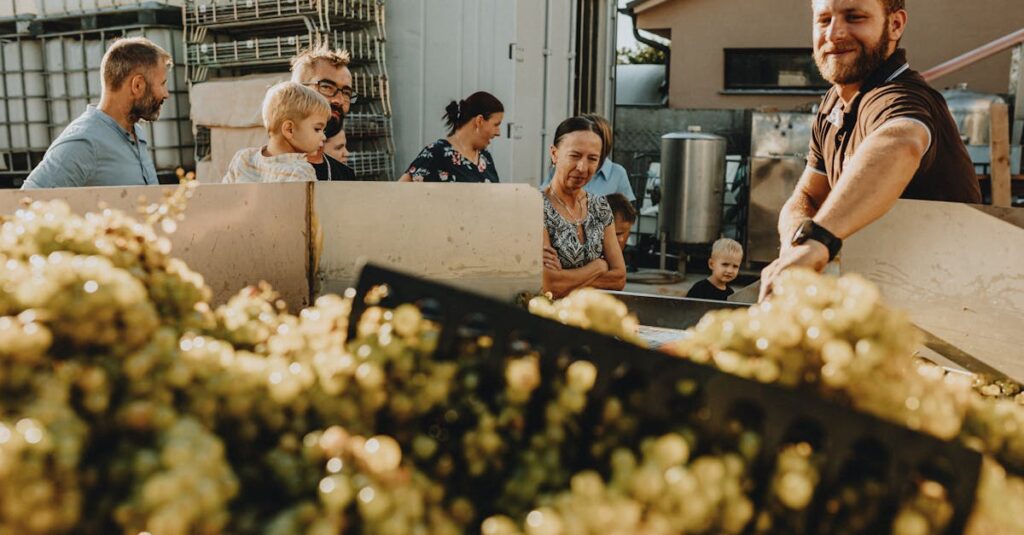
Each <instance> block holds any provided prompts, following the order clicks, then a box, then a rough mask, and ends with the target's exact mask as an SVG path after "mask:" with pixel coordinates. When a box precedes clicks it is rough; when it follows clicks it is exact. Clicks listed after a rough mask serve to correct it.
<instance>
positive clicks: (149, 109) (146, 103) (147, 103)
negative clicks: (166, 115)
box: [129, 92, 164, 121]
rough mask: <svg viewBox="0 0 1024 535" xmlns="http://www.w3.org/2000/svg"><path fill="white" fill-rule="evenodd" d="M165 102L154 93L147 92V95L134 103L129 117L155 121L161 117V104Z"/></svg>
mask: <svg viewBox="0 0 1024 535" xmlns="http://www.w3.org/2000/svg"><path fill="white" fill-rule="evenodd" d="M163 104H164V101H163V100H159V99H157V98H156V96H154V95H153V94H152V93H149V92H147V93H146V96H144V97H142V98H141V99H139V100H136V101H135V102H133V103H132V109H131V111H130V112H129V117H131V118H132V119H134V120H136V121H138V120H139V119H143V120H146V121H155V120H156V119H157V117H160V106H163Z"/></svg>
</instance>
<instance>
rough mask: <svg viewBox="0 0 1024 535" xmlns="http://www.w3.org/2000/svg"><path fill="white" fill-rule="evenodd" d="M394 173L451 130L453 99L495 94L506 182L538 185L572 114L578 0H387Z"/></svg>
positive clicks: (496, 145) (496, 144) (498, 159)
mask: <svg viewBox="0 0 1024 535" xmlns="http://www.w3.org/2000/svg"><path fill="white" fill-rule="evenodd" d="M386 5H387V31H388V43H387V61H388V73H389V76H390V78H391V99H392V106H393V109H394V119H393V121H394V130H395V146H396V156H395V170H396V173H397V174H401V172H403V171H404V170H405V168H406V167H407V166H408V165H409V163H410V162H411V161H412V160H413V158H415V157H416V155H417V154H418V153H419V151H420V150H422V148H423V146H424V145H426V144H427V143H429V142H431V141H433V140H435V139H437V138H440V137H443V136H444V135H445V134H446V132H445V128H444V123H443V121H442V120H441V115H442V114H443V113H444V108H445V106H446V105H447V104H448V102H449V101H451V100H454V99H459V98H464V97H466V96H468V95H470V94H471V93H473V92H475V91H480V90H483V91H488V92H490V93H493V94H494V95H495V96H496V97H498V98H499V99H500V100H501V101H502V103H503V104H504V105H505V122H506V123H507V124H506V125H505V126H503V134H502V137H500V138H498V139H495V140H494V141H493V142H492V143H491V147H490V151H491V153H492V154H493V155H494V159H495V163H496V165H497V167H498V174H499V176H500V177H501V180H502V182H521V183H530V184H539V182H540V177H541V174H542V172H543V170H544V169H545V167H546V162H547V161H548V159H547V156H546V154H547V149H546V146H547V145H548V144H550V142H551V139H550V134H551V133H553V132H554V129H555V127H556V126H557V125H558V123H559V122H560V121H561V120H562V119H564V118H565V117H567V116H568V114H569V112H570V110H571V109H572V102H571V98H572V58H573V54H572V49H573V45H574V35H575V34H574V32H573V31H572V21H573V6H574V5H575V2H573V1H570V0H389V1H388V2H387V4H386Z"/></svg>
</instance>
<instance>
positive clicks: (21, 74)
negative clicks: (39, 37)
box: [0, 40, 49, 150]
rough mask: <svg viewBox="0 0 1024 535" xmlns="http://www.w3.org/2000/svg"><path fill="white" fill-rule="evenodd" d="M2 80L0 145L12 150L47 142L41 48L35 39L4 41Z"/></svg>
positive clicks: (1, 51)
mask: <svg viewBox="0 0 1024 535" xmlns="http://www.w3.org/2000/svg"><path fill="white" fill-rule="evenodd" d="M0 54H2V55H3V57H2V60H3V66H4V73H3V80H2V81H3V84H0V85H2V86H5V87H6V91H5V90H4V89H3V88H2V87H0V97H2V98H0V107H3V108H4V117H3V123H4V124H7V125H9V128H3V130H4V135H3V136H2V138H0V147H4V148H10V149H14V150H25V149H30V148H45V147H46V146H47V145H49V135H48V131H47V127H46V119H47V117H46V87H45V84H44V81H43V49H42V44H41V43H40V42H39V41H36V40H19V41H12V42H8V43H4V44H3V46H2V50H0Z"/></svg>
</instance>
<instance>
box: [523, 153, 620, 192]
mask: <svg viewBox="0 0 1024 535" xmlns="http://www.w3.org/2000/svg"><path fill="white" fill-rule="evenodd" d="M553 176H555V170H554V169H551V170H550V171H549V172H548V177H547V178H545V179H544V183H543V184H541V185H540V187H541V189H543V188H546V187H547V185H548V184H550V183H551V177H553ZM583 191H586V192H587V193H589V194H591V195H595V196H598V197H604V196H605V195H609V194H611V193H621V194H623V195H625V196H626V199H628V200H629V202H635V201H636V194H634V193H633V187H632V186H630V185H629V175H627V174H626V168H625V167H622V166H621V165H619V164H617V163H615V162H613V161H611V159H609V158H605V159H604V163H603V164H601V168H600V169H598V170H597V172H596V173H594V177H593V178H591V179H590V182H587V185H585V186H583Z"/></svg>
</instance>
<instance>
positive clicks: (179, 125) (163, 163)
mask: <svg viewBox="0 0 1024 535" xmlns="http://www.w3.org/2000/svg"><path fill="white" fill-rule="evenodd" d="M139 124H141V125H142V127H143V129H144V131H145V133H146V134H145V135H146V139H147V140H148V141H149V148H150V155H151V156H152V157H153V165H154V167H156V168H157V169H159V170H162V171H166V170H171V169H177V168H178V167H192V166H193V165H194V164H195V154H194V152H195V151H194V150H193V149H192V144H193V138H192V129H191V126H190V125H189V123H187V122H185V121H181V120H178V119H158V120H157V121H155V122H152V123H149V122H142V123H139Z"/></svg>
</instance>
